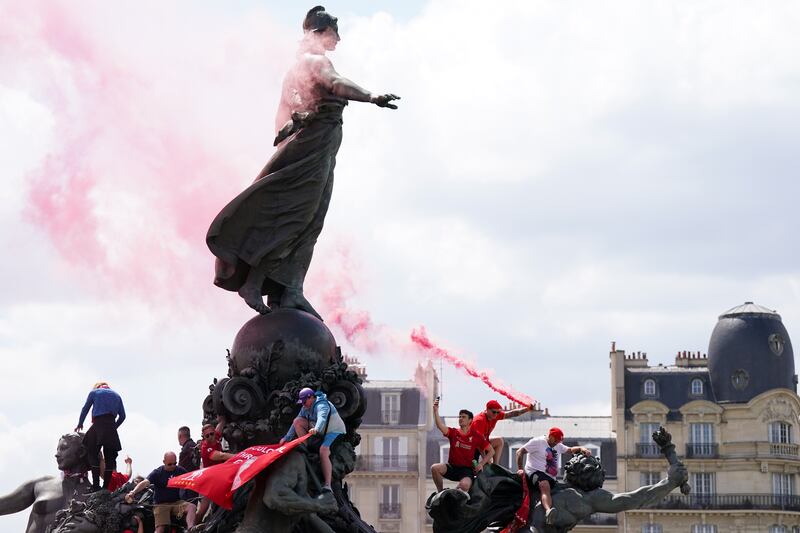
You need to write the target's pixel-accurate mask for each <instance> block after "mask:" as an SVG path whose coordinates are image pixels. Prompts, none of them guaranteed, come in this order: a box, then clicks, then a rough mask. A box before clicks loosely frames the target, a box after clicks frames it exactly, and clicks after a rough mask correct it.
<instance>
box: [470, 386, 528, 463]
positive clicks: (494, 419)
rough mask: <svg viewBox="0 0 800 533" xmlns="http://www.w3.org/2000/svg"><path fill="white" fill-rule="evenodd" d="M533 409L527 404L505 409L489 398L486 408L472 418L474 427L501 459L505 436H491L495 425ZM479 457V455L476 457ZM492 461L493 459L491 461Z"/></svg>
mask: <svg viewBox="0 0 800 533" xmlns="http://www.w3.org/2000/svg"><path fill="white" fill-rule="evenodd" d="M532 410H533V405H526V406H524V407H520V408H518V409H511V410H510V411H503V406H502V405H500V402H498V401H497V400H489V401H488V402H487V403H486V410H485V411H483V412H481V413H478V414H477V415H476V416H475V418H474V419H473V420H472V429H474V430H475V431H477V432H478V433H480V434H481V435H483V438H485V439H486V440H487V441H489V444H491V445H492V448H494V456H495V457H497V458H498V459H500V454H502V453H503V437H490V435H491V434H492V431H494V427H495V426H496V425H497V423H498V422H499V421H500V420H504V419H506V418H514V417H515V416H519V415H522V414H525V413H527V412H528V411H532ZM476 459H477V457H476ZM490 462H491V461H490Z"/></svg>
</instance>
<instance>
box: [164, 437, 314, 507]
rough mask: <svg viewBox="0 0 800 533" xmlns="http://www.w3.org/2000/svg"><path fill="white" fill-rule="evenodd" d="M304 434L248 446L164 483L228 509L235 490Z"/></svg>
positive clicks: (288, 450)
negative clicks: (196, 494) (221, 459)
mask: <svg viewBox="0 0 800 533" xmlns="http://www.w3.org/2000/svg"><path fill="white" fill-rule="evenodd" d="M308 437H310V435H304V436H302V437H300V438H298V439H295V440H293V441H291V442H287V443H286V444H273V445H270V446H251V447H249V448H247V449H246V450H244V451H241V452H239V453H237V454H236V455H234V456H233V457H231V458H230V459H228V460H227V461H225V462H224V463H222V464H220V465H214V466H210V467H208V468H203V469H202V470H195V471H194V472H189V473H188V474H183V475H181V476H177V477H174V478H172V479H170V480H169V482H168V483H167V486H169V487H172V488H176V489H189V490H193V491H195V492H198V493H200V494H202V495H203V496H207V497H208V498H209V499H210V500H211V501H212V502H214V503H216V504H217V505H219V506H220V507H224V508H225V509H231V508H232V507H233V493H234V492H235V491H236V489H238V488H239V487H241V486H242V485H244V484H245V483H247V482H248V481H250V480H251V479H253V478H254V477H256V474H258V473H259V472H261V471H262V470H264V469H265V468H267V467H268V466H269V465H271V464H272V463H274V462H275V461H277V460H278V459H280V458H281V457H283V456H284V455H286V454H287V453H289V452H290V451H292V450H293V449H294V448H295V447H296V446H297V445H298V444H300V443H302V442H305V440H306V439H307V438H308Z"/></svg>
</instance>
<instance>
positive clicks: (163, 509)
mask: <svg viewBox="0 0 800 533" xmlns="http://www.w3.org/2000/svg"><path fill="white" fill-rule="evenodd" d="M187 505H191V504H189V503H187V502H185V501H183V500H180V501H177V502H174V503H159V504H158V505H154V506H153V518H155V520H156V527H158V526H168V525H170V524H171V523H172V517H173V516H174V517H175V518H180V517H182V516H183V515H185V514H186V506H187Z"/></svg>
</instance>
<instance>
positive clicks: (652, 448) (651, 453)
mask: <svg viewBox="0 0 800 533" xmlns="http://www.w3.org/2000/svg"><path fill="white" fill-rule="evenodd" d="M636 456H637V457H661V448H659V446H658V444H656V443H654V442H637V443H636Z"/></svg>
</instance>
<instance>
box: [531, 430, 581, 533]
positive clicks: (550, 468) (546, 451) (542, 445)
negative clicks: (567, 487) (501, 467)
mask: <svg viewBox="0 0 800 533" xmlns="http://www.w3.org/2000/svg"><path fill="white" fill-rule="evenodd" d="M563 440H564V432H563V431H561V429H559V428H555V427H554V428H550V431H549V432H548V433H547V435H542V436H540V437H533V438H532V439H531V440H529V441H528V442H526V443H525V445H524V446H522V448H520V449H518V450H517V468H519V470H518V473H519V474H520V475H524V476H526V477H527V479H528V480H529V481H530V483H531V485H532V486H533V487H534V488H535V489H537V488H538V490H539V493H540V495H541V500H542V507H543V508H544V512H545V521H546V522H547V523H548V524H554V523H555V520H556V516H557V512H558V511H557V509H556V508H555V507H553V499H552V497H551V495H550V489H552V488H553V487H554V486H555V484H556V476H557V475H558V469H559V467H560V465H561V455H560V454H563V453H564V452H569V453H573V454H575V453H582V454H583V455H586V456H591V455H592V452H591V451H590V450H589V449H588V448H584V447H582V446H571V447H570V446H565V445H564V444H563V443H562V442H561V441H563ZM526 455H527V458H526V457H525V456H526ZM523 459H525V467H524V468H523V466H522V461H523Z"/></svg>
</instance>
